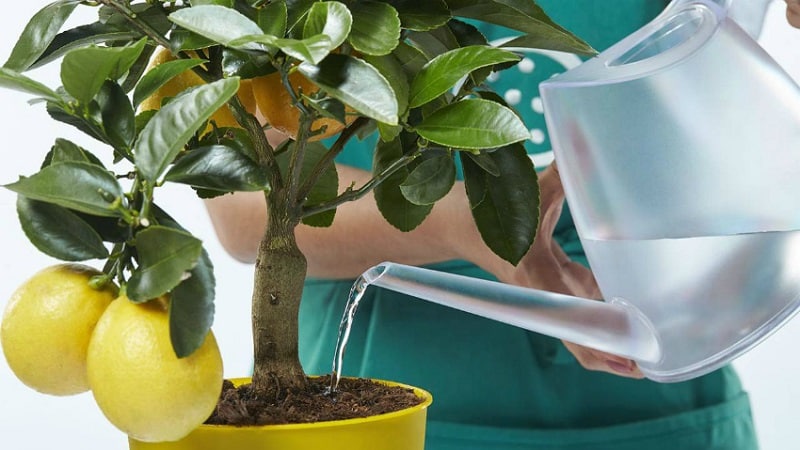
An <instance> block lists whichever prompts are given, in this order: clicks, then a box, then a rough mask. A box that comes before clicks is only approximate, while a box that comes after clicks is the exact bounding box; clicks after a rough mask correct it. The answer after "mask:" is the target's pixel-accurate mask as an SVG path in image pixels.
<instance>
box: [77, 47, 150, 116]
mask: <svg viewBox="0 0 800 450" xmlns="http://www.w3.org/2000/svg"><path fill="white" fill-rule="evenodd" d="M146 44H147V41H146V40H145V39H141V40H139V41H138V42H137V43H136V44H133V45H130V46H126V47H97V46H90V47H84V48H78V49H75V50H72V51H71V52H69V53H67V54H66V55H64V59H63V61H62V62H61V82H62V83H63V84H64V89H65V90H66V91H67V92H68V93H69V94H70V95H71V96H73V97H75V99H76V100H78V101H79V102H81V103H89V102H90V101H91V100H92V99H93V98H94V96H95V95H96V94H97V93H98V92H99V91H100V87H101V86H102V85H103V83H104V82H105V81H106V80H112V81H117V80H118V79H119V78H121V77H122V76H123V75H124V74H125V73H126V72H127V71H128V69H130V68H131V66H132V65H133V64H134V63H135V62H136V60H137V59H138V57H139V55H140V54H141V53H142V51H143V50H144V47H145V45H146ZM87 67H91V68H92V70H87V69H86V68H87Z"/></svg>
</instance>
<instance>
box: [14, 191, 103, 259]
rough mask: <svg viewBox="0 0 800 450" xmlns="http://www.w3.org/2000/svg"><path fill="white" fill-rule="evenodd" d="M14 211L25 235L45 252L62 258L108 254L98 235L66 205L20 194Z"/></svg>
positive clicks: (100, 256) (101, 256)
mask: <svg viewBox="0 0 800 450" xmlns="http://www.w3.org/2000/svg"><path fill="white" fill-rule="evenodd" d="M17 214H18V216H19V221H20V224H21V225H22V231H24V232H25V236H27V237H28V240H29V241H31V243H32V244H33V245H34V246H35V247H36V248H37V249H38V250H39V251H40V252H42V253H44V254H45V255H48V256H52V257H53V258H57V259H60V260H62V261H85V260H87V259H94V258H106V257H108V250H107V249H106V247H105V246H104V245H103V239H102V238H101V237H100V235H99V234H97V232H96V231H95V230H94V229H93V228H92V227H91V226H90V225H89V224H87V223H86V222H85V221H83V220H82V219H81V218H80V217H79V216H78V215H77V214H75V213H74V212H72V211H70V210H68V209H67V208H64V207H62V206H58V205H53V204H51V203H45V202H40V201H36V200H31V199H29V198H26V197H25V196H22V195H20V196H17Z"/></svg>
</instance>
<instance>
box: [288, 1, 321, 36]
mask: <svg viewBox="0 0 800 450" xmlns="http://www.w3.org/2000/svg"><path fill="white" fill-rule="evenodd" d="M317 1H318V0H286V9H287V10H288V11H289V16H288V17H287V19H286V23H287V24H288V29H289V30H290V31H291V30H293V29H294V28H295V27H297V26H298V25H300V24H301V23H302V22H303V19H305V17H306V16H307V15H308V10H309V9H311V7H312V6H313V5H314V3H316V2H317Z"/></svg>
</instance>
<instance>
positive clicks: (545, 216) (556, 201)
mask: <svg viewBox="0 0 800 450" xmlns="http://www.w3.org/2000/svg"><path fill="white" fill-rule="evenodd" d="M539 189H540V198H541V202H540V210H541V218H540V220H539V229H538V231H537V235H536V239H535V241H534V243H533V246H532V247H531V250H530V251H529V252H528V254H527V255H526V256H525V257H523V259H522V261H520V263H519V264H518V265H517V266H516V267H515V268H513V269H512V270H510V271H509V272H508V273H506V274H503V275H502V276H501V277H499V278H500V279H501V281H503V282H506V283H510V284H516V285H519V286H526V287H530V288H535V289H542V290H546V291H551V292H557V293H561V294H567V295H573V296H577V297H583V298H595V299H596V298H600V290H599V288H598V286H597V282H596V281H595V279H594V276H593V275H592V272H591V271H590V270H589V269H588V268H586V267H585V266H583V265H581V264H579V263H576V262H574V261H572V260H571V259H570V258H569V257H568V256H567V254H566V253H565V252H564V250H563V249H562V248H561V246H560V245H559V244H558V243H557V242H556V241H555V239H553V230H554V229H555V226H556V223H557V222H558V219H559V217H560V216H561V210H562V209H563V205H564V189H563V187H562V186H561V178H560V177H559V174H558V168H557V167H556V164H555V163H553V164H552V165H551V166H550V167H548V168H547V169H545V170H544V171H543V172H542V173H541V174H539ZM564 345H565V346H566V347H567V349H568V350H569V351H570V352H571V353H572V354H573V355H574V356H575V358H576V359H577V360H578V362H580V364H581V365H582V366H583V367H585V368H586V369H589V370H597V371H602V372H609V373H613V374H616V375H620V376H625V377H630V378H643V375H642V373H641V371H639V368H638V367H637V366H636V363H635V362H633V361H631V360H629V359H626V358H623V357H621V356H616V355H612V354H609V353H605V352H601V351H599V350H594V349H590V348H587V347H582V346H579V345H576V344H573V343H571V342H566V341H564Z"/></svg>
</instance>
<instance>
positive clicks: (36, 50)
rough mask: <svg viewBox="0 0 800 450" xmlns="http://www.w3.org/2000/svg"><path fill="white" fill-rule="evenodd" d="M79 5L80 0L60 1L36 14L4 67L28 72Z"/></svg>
mask: <svg viewBox="0 0 800 450" xmlns="http://www.w3.org/2000/svg"><path fill="white" fill-rule="evenodd" d="M79 3H81V2H80V0H59V1H55V2H53V3H50V4H49V5H47V6H45V7H44V8H43V9H41V10H39V12H37V13H36V14H34V16H33V17H31V20H30V21H29V22H28V24H27V25H26V26H25V29H24V30H23V31H22V35H21V36H20V37H19V40H18V41H17V43H16V44H15V45H14V49H13V50H11V55H10V56H9V57H8V60H7V61H6V62H5V64H3V67H4V68H6V69H10V70H13V71H15V72H24V71H26V70H28V68H30V66H31V65H32V64H33V63H34V62H35V61H36V60H37V59H38V58H39V56H41V54H42V53H44V51H45V50H46V49H47V47H48V45H50V42H51V41H52V40H53V38H55V37H56V35H57V34H58V31H59V30H60V29H61V26H62V25H64V22H66V21H67V19H68V18H69V16H70V15H71V14H72V11H74V10H75V7H76V6H78V4H79Z"/></svg>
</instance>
